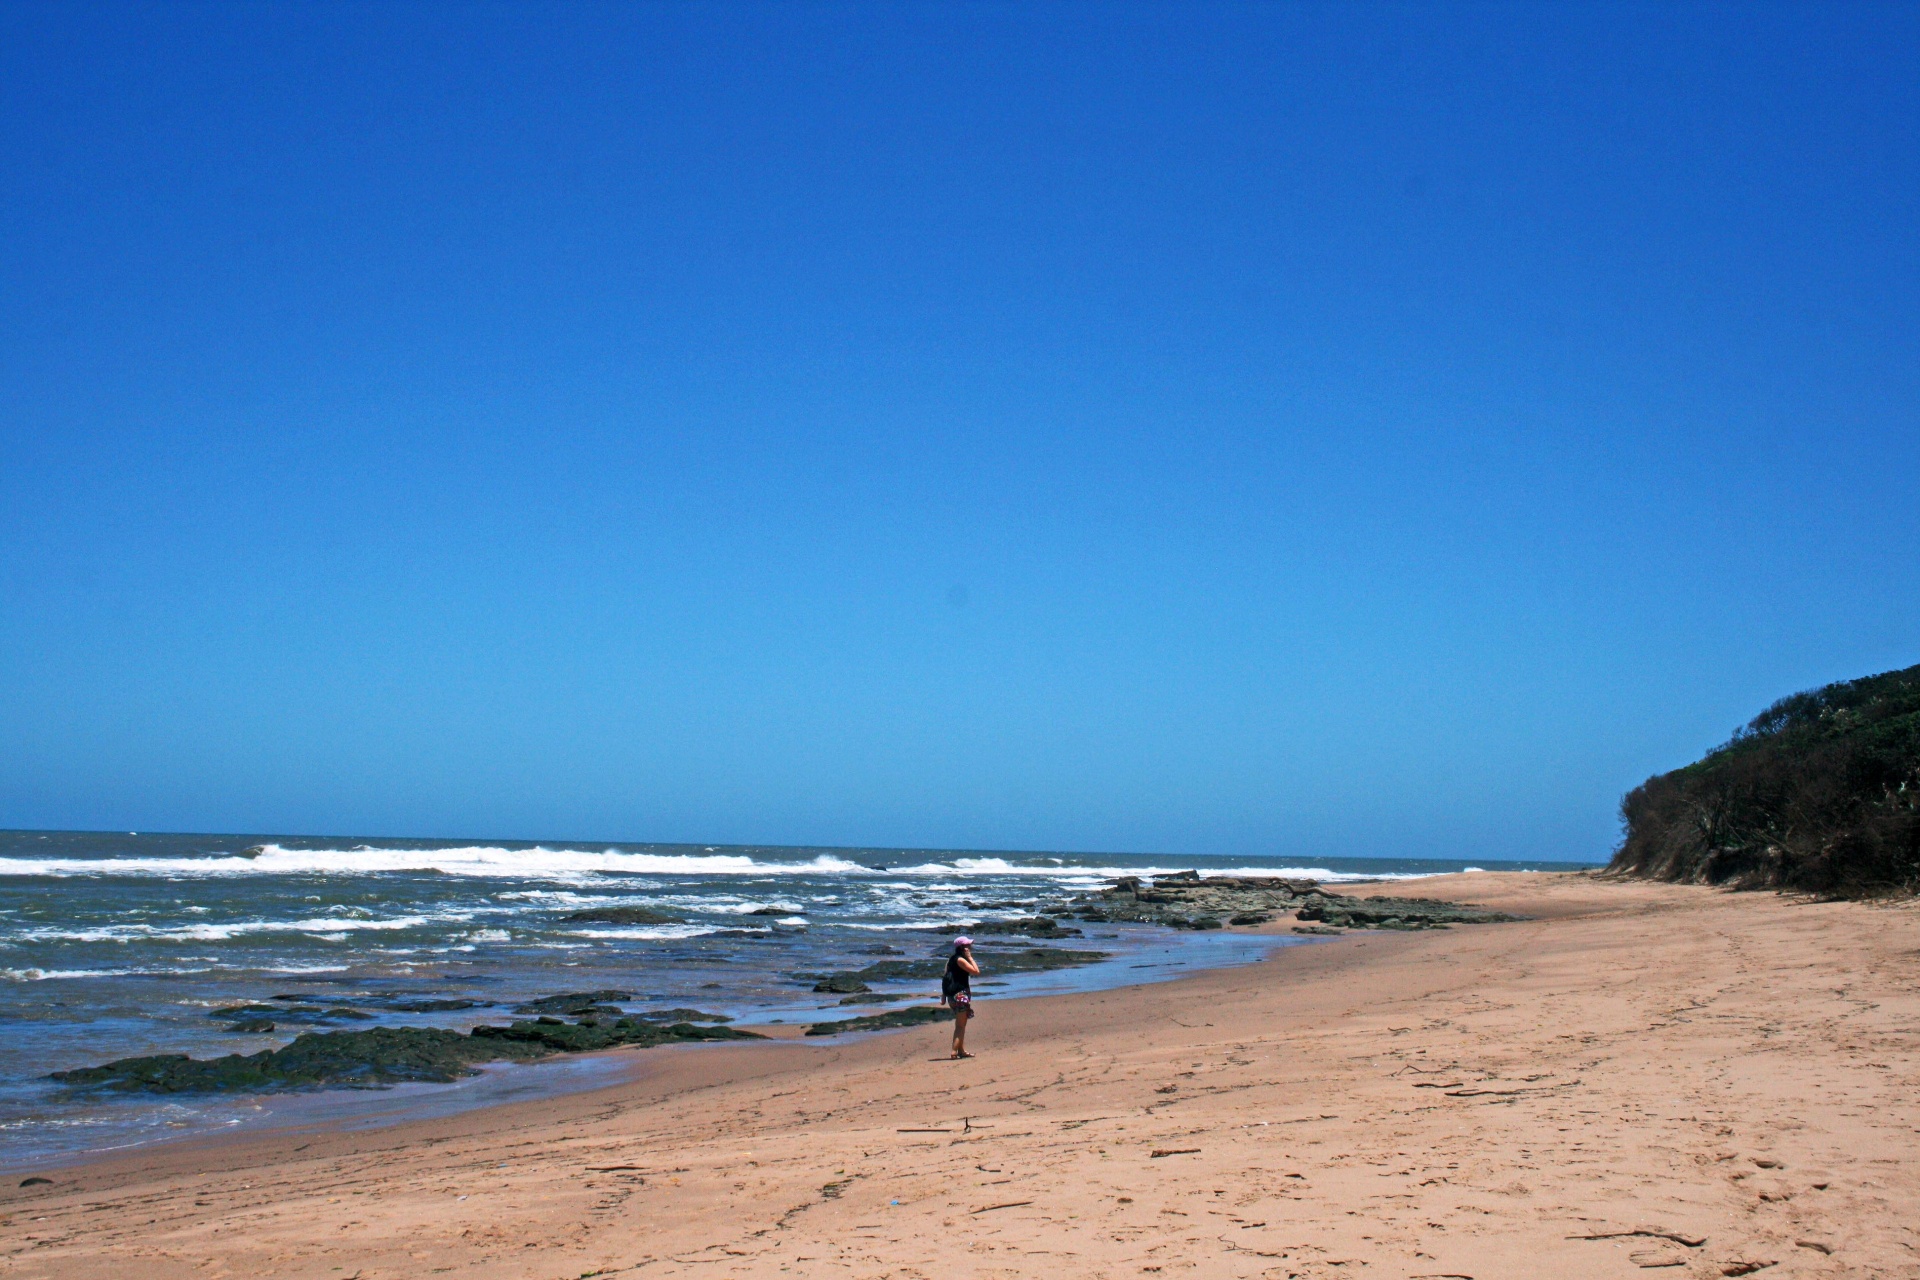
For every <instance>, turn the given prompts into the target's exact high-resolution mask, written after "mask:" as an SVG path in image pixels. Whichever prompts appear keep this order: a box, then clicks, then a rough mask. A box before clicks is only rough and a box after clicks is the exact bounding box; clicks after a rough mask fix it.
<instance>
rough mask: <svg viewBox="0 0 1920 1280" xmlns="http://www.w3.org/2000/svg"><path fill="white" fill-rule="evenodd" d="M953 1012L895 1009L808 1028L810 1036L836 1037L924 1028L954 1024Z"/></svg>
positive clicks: (922, 1007)
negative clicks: (937, 1024)
mask: <svg viewBox="0 0 1920 1280" xmlns="http://www.w3.org/2000/svg"><path fill="white" fill-rule="evenodd" d="M952 1021H953V1010H951V1009H945V1008H936V1007H933V1006H930V1005H916V1006H914V1007H913V1008H911V1009H894V1010H892V1011H890V1012H888V1013H875V1014H870V1015H869V1016H867V1017H864V1018H843V1019H841V1020H840V1021H838V1022H816V1023H814V1024H813V1025H812V1026H810V1027H808V1028H807V1034H808V1035H810V1036H835V1035H839V1034H840V1033H841V1032H842V1031H887V1030H890V1029H892V1028H894V1027H922V1026H925V1025H926V1024H927V1023H929V1022H952Z"/></svg>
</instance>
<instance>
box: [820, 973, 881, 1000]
mask: <svg viewBox="0 0 1920 1280" xmlns="http://www.w3.org/2000/svg"><path fill="white" fill-rule="evenodd" d="M813 989H814V990H815V991H825V992H829V993H831V994H833V995H861V994H863V993H865V992H868V991H871V990H873V988H872V987H869V986H868V985H867V984H866V983H864V982H862V981H860V979H859V978H857V977H855V976H854V975H853V974H851V973H830V974H828V975H827V976H826V977H824V978H822V979H820V981H818V982H816V983H814V984H813Z"/></svg>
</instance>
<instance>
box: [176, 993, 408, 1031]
mask: <svg viewBox="0 0 1920 1280" xmlns="http://www.w3.org/2000/svg"><path fill="white" fill-rule="evenodd" d="M274 999H276V1000H277V999H279V997H278V996H275V997H274ZM207 1016H208V1017H209V1018H219V1019H222V1020H224V1021H227V1022H230V1023H232V1024H233V1026H232V1027H231V1028H230V1030H234V1031H242V1030H249V1029H252V1030H264V1031H271V1030H273V1026H272V1024H273V1023H275V1022H293V1023H302V1024H306V1025H309V1026H311V1025H317V1024H321V1023H331V1022H366V1021H368V1020H370V1019H371V1018H372V1017H373V1015H372V1014H370V1013H365V1012H362V1011H361V1010H359V1009H349V1008H346V1007H344V1006H341V1005H334V1006H329V1007H325V1008H323V1007H321V1006H320V1005H313V1004H236V1005H229V1006H227V1007H226V1008H224V1009H215V1010H213V1011H211V1012H210V1013H208V1014H207ZM261 1022H265V1023H267V1024H268V1025H267V1026H265V1027H259V1026H257V1025H256V1024H258V1023H261Z"/></svg>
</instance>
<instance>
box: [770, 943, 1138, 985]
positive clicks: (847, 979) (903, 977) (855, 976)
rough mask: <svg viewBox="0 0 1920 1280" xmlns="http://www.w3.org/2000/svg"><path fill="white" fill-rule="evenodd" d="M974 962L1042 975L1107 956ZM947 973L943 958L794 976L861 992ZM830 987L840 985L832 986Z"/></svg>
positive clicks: (1050, 953)
mask: <svg viewBox="0 0 1920 1280" xmlns="http://www.w3.org/2000/svg"><path fill="white" fill-rule="evenodd" d="M973 954H974V958H975V959H977V960H979V962H980V967H981V968H982V969H984V970H986V972H987V973H989V974H992V975H996V976H998V975H1001V974H1008V973H1042V972H1045V971H1046V970H1049V969H1067V968H1071V967H1073V966H1074V965H1077V964H1092V963H1094V962H1095V961H1097V960H1105V959H1106V958H1107V957H1108V956H1109V955H1110V954H1112V953H1111V952H1107V951H1082V950H1079V949H1078V948H1067V947H1022V948H1012V947H975V948H974V951H973ZM946 970H947V958H946V957H945V956H930V957H928V958H927V959H924V960H879V961H876V962H874V963H873V964H870V965H867V966H866V967H865V968H863V969H853V970H850V971H849V970H843V971H841V972H839V973H796V974H794V975H793V976H794V977H795V978H798V979H800V980H801V981H803V982H812V983H815V984H816V985H815V986H814V990H815V991H847V992H854V993H858V992H863V991H865V990H867V986H866V984H868V983H872V982H922V981H926V980H928V979H934V978H938V977H939V976H940V975H941V974H943V973H945V972H946ZM833 983H839V984H842V985H839V986H834V985H830V984H833Z"/></svg>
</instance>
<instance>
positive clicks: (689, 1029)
mask: <svg viewBox="0 0 1920 1280" xmlns="http://www.w3.org/2000/svg"><path fill="white" fill-rule="evenodd" d="M673 1012H695V1013H697V1011H695V1010H684V1011H683V1010H674V1011H673ZM701 1016H702V1017H714V1016H717V1015H701ZM761 1038H762V1037H760V1036H758V1035H755V1034H754V1033H753V1032H751V1031H740V1030H736V1029H735V1028H732V1027H719V1026H701V1025H695V1024H694V1023H692V1022H684V1021H683V1022H676V1023H672V1024H670V1025H664V1026H663V1025H661V1024H660V1023H657V1022H652V1021H647V1020H644V1019H640V1018H627V1017H618V1018H607V1017H596V1016H591V1015H590V1016H588V1017H585V1018H582V1019H581V1020H580V1021H578V1022H574V1023H567V1022H563V1021H561V1020H560V1019H558V1018H551V1017H548V1018H539V1019H534V1020H531V1021H523V1022H515V1023H514V1024H512V1025H511V1026H506V1027H493V1026H481V1027H475V1028H474V1029H473V1030H472V1031H471V1032H469V1033H468V1034H466V1035H461V1034H460V1033H459V1032H457V1031H442V1030H439V1029H436V1028H429V1027H373V1028H371V1029H369V1030H366V1031H327V1032H308V1033H306V1034H304V1035H301V1036H298V1037H296V1038H295V1039H294V1041H293V1043H292V1044H289V1045H287V1046H285V1047H284V1048H280V1049H264V1050H262V1051H260V1052H259V1053H252V1054H247V1055H244V1056H242V1055H241V1054H237V1053H234V1054H228V1055H227V1056H226V1057H224V1058H190V1057H188V1056H187V1055H185V1054H182V1053H171V1054H155V1055H151V1056H148V1057H140V1058H121V1059H120V1060H118V1061H116V1062H109V1063H107V1064H105V1065H104V1066H98V1067H82V1068H80V1069H78V1070H74V1071H56V1072H54V1073H53V1074H52V1075H51V1076H50V1077H49V1078H50V1079H53V1080H57V1081H59V1082H60V1083H62V1084H65V1085H69V1086H74V1087H78V1088H92V1089H103V1090H111V1091H115V1092H121V1093H225V1092H261V1093H273V1092H287V1091H291V1090H298V1089H318V1088H349V1089H354V1088H359V1089H365V1088H379V1087H382V1086H385V1085H391V1084H404V1083H410V1082H432V1083H446V1082H448V1081H452V1080H457V1079H459V1078H460V1077H462V1076H470V1075H472V1074H474V1068H475V1067H476V1066H477V1065H478V1064H480V1063H483V1062H503V1061H505V1062H525V1061H530V1060H533V1059H536V1058H545V1057H550V1056H552V1055H554V1054H559V1053H584V1052H587V1051H590V1050H594V1049H611V1048H616V1047H619V1046H632V1047H636V1048H648V1047H651V1046H653V1045H660V1044H683V1043H694V1042H698V1041H703V1040H758V1039H761Z"/></svg>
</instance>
